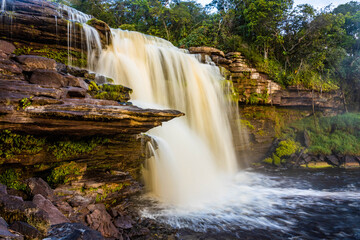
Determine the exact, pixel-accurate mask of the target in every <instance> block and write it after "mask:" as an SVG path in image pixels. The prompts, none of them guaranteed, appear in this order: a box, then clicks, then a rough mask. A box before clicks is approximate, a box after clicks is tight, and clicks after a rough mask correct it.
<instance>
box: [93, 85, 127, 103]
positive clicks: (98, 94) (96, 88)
mask: <svg viewBox="0 0 360 240" xmlns="http://www.w3.org/2000/svg"><path fill="white" fill-rule="evenodd" d="M89 91H90V94H91V95H92V96H93V97H94V98H97V99H105V100H114V101H118V102H127V101H128V100H129V99H130V93H132V89H130V88H127V87H124V86H122V85H112V84H101V85H100V84H99V85H98V84H96V83H95V82H94V81H91V82H90V84H89Z"/></svg>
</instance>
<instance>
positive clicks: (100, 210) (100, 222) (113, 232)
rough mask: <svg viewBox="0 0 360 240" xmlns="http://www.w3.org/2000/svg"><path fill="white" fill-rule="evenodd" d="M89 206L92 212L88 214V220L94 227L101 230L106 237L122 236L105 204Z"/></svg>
mask: <svg viewBox="0 0 360 240" xmlns="http://www.w3.org/2000/svg"><path fill="white" fill-rule="evenodd" d="M88 208H89V210H90V211H92V212H91V214H89V215H87V216H86V222H87V223H88V224H89V226H90V227H91V228H92V229H94V230H97V231H99V232H100V233H101V234H102V235H103V236H104V237H114V238H120V236H121V235H120V232H119V230H118V229H117V228H116V227H115V226H114V224H113V223H112V222H111V216H110V215H109V213H108V212H107V211H106V208H105V206H104V205H103V204H96V205H90V206H88Z"/></svg>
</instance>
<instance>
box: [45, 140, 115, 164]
mask: <svg viewBox="0 0 360 240" xmlns="http://www.w3.org/2000/svg"><path fill="white" fill-rule="evenodd" d="M107 141H108V139H105V138H100V137H95V138H90V139H87V140H67V141H56V142H54V143H53V144H51V145H50V146H49V147H48V151H49V152H51V153H52V154H53V155H54V156H55V157H56V158H57V159H69V158H70V157H73V156H76V155H80V154H84V153H89V152H91V151H92V150H93V149H94V148H95V147H97V146H98V145H102V144H104V143H106V142H107Z"/></svg>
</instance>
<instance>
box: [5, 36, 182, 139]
mask: <svg viewBox="0 0 360 240" xmlns="http://www.w3.org/2000/svg"><path fill="white" fill-rule="evenodd" d="M0 43H4V41H1V42H0ZM4 45H5V43H4ZM0 51H1V50H0ZM0 54H1V55H0V64H1V65H0V74H1V75H0V93H1V94H0V102H1V103H2V104H1V105H0V123H1V124H0V129H9V130H16V131H22V132H26V133H30V134H41V133H51V134H67V135H80V136H86V135H116V134H123V133H126V134H138V133H140V132H146V131H147V130H149V129H150V128H153V127H156V126H159V125H161V122H164V121H168V120H171V119H172V118H174V117H179V116H182V115H183V114H182V113H181V112H179V111H175V110H155V109H141V108H138V107H136V106H133V105H131V104H129V103H126V101H127V100H128V99H129V92H130V91H131V89H129V88H125V87H121V86H116V85H111V84H108V85H107V88H108V89H110V90H111V89H112V88H116V89H118V90H119V98H118V99H116V100H120V101H115V100H113V99H106V96H107V92H101V93H104V94H101V93H100V94H93V95H94V96H92V95H91V94H90V93H92V92H95V93H97V91H100V89H93V91H90V90H89V89H90V88H91V86H93V87H94V88H99V86H100V87H101V85H99V86H96V83H95V82H90V80H89V79H84V78H81V77H76V76H73V75H70V74H69V73H68V72H66V73H64V70H62V72H61V71H60V72H59V71H57V70H56V68H57V63H56V62H55V61H54V60H52V59H48V58H44V57H38V56H26V55H22V56H18V57H11V55H9V54H7V53H6V52H5V51H1V53H0ZM79 71H80V70H79ZM73 72H74V71H73ZM80 72H81V71H80ZM89 84H90V87H89ZM94 84H95V86H94ZM108 95H111V96H114V94H108ZM97 96H100V97H102V96H103V97H104V98H105V99H97V98H96V97H97ZM121 97H122V98H123V99H121ZM121 100H123V101H122V102H121Z"/></svg>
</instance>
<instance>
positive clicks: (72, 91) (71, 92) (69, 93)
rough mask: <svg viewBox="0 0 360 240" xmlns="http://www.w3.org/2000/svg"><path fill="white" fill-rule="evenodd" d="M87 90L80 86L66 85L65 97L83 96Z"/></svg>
mask: <svg viewBox="0 0 360 240" xmlns="http://www.w3.org/2000/svg"><path fill="white" fill-rule="evenodd" d="M86 93H87V90H86V89H84V88H80V87H67V88H66V97H67V98H85V97H86Z"/></svg>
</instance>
